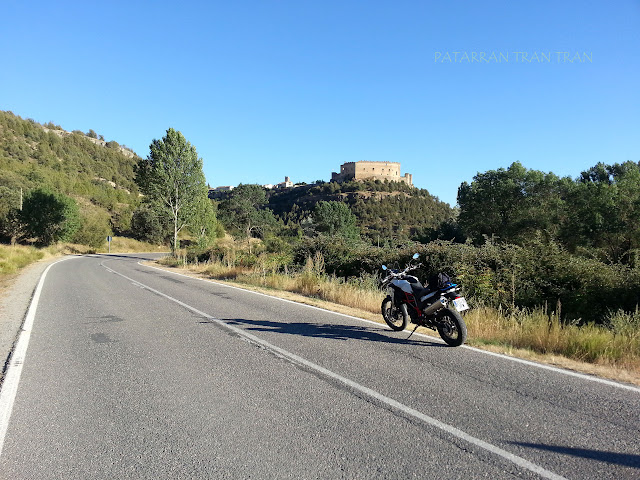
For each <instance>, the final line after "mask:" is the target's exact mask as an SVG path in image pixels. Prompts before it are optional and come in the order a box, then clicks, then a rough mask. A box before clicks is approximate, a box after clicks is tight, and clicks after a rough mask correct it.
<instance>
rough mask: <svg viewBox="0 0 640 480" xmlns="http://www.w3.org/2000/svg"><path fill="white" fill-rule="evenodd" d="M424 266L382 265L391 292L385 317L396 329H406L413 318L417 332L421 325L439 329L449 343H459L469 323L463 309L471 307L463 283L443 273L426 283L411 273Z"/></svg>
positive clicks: (384, 285) (384, 304) (385, 302)
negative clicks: (400, 267) (463, 314)
mask: <svg viewBox="0 0 640 480" xmlns="http://www.w3.org/2000/svg"><path fill="white" fill-rule="evenodd" d="M418 258H419V255H418V254H417V253H416V254H414V255H413V260H417V259H418ZM421 266H422V265H421V264H415V265H414V264H412V263H411V262H409V264H408V265H407V267H406V268H405V269H404V270H402V271H398V270H389V269H388V268H387V267H386V265H382V269H383V270H384V271H385V272H387V276H386V277H385V278H383V279H382V280H381V285H382V288H385V289H386V290H387V293H388V295H387V297H386V298H385V299H384V300H383V301H382V307H381V309H382V317H383V318H384V321H385V323H386V324H387V325H389V327H390V328H391V329H392V330H394V331H401V330H404V329H405V327H406V326H407V323H408V322H409V320H411V322H412V323H414V324H415V325H416V327H415V328H414V330H413V331H414V332H415V329H416V328H418V327H419V326H422V327H427V328H431V329H433V330H437V331H438V333H439V334H440V336H441V337H442V339H443V340H444V341H445V342H446V343H447V345H449V346H451V347H458V346H460V345H462V344H463V343H464V342H465V340H466V339H467V326H466V324H465V323H464V320H463V319H462V316H461V315H460V312H463V311H465V310H468V309H469V305H468V304H467V301H466V299H465V298H464V297H463V296H460V295H459V293H460V291H461V287H460V285H457V284H455V283H451V281H450V279H449V277H447V276H446V275H445V274H443V273H440V274H438V275H437V276H434V277H433V278H430V279H429V280H430V281H429V282H428V283H427V286H426V287H425V286H423V285H422V283H420V281H419V280H418V278H417V277H415V276H413V275H409V274H408V272H410V271H411V270H415V269H417V268H419V267H421ZM452 307H453V308H452ZM411 334H413V332H411ZM409 336H411V335H409Z"/></svg>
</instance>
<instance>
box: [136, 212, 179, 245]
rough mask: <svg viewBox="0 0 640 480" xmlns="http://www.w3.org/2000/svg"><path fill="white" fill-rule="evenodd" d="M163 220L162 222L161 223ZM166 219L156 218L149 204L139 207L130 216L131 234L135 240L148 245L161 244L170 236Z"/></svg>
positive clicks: (155, 213)
mask: <svg viewBox="0 0 640 480" xmlns="http://www.w3.org/2000/svg"><path fill="white" fill-rule="evenodd" d="M163 220H164V221H163ZM167 220H168V218H167V217H166V216H165V217H164V218H163V219H160V218H158V214H157V212H156V211H154V210H153V209H152V208H151V207H150V205H149V204H142V205H140V206H139V207H138V208H137V209H136V210H135V211H134V212H133V215H132V216H131V232H132V234H133V237H134V238H136V239H137V240H141V241H143V242H149V243H155V244H158V243H163V242H166V241H167V239H168V238H169V237H170V236H171V232H170V230H171V229H170V227H169V225H168V223H167Z"/></svg>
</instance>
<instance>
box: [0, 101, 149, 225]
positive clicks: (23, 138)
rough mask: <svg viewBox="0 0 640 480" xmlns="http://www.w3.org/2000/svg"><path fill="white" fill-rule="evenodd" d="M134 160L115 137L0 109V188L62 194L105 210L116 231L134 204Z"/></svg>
mask: <svg viewBox="0 0 640 480" xmlns="http://www.w3.org/2000/svg"><path fill="white" fill-rule="evenodd" d="M96 137H97V135H96ZM137 160H138V156H137V155H136V154H135V153H134V152H132V151H130V150H128V149H126V148H124V147H121V146H120V145H119V144H118V143H117V142H115V141H110V142H106V141H104V140H103V139H99V138H91V137H89V136H87V135H85V134H83V133H82V132H80V131H74V132H67V131H64V130H63V129H62V128H61V127H59V126H57V125H54V124H52V123H48V124H46V125H41V124H39V123H37V122H35V121H34V120H31V119H26V120H25V119H22V118H21V117H19V116H17V115H14V114H13V113H12V112H5V111H0V187H5V189H8V190H4V191H19V190H22V191H28V190H30V189H34V188H38V187H48V188H51V189H52V190H54V191H57V192H61V193H64V194H66V195H69V196H71V197H73V198H75V199H76V200H77V201H78V203H79V204H80V205H81V206H84V208H86V209H92V210H101V211H105V212H107V213H108V214H109V216H110V218H111V223H112V226H113V228H114V231H115V232H116V233H119V232H120V231H124V230H126V229H127V228H128V226H129V225H128V224H129V222H130V218H131V212H132V211H133V209H134V208H135V206H136V205H137V204H138V202H139V192H138V186H137V185H136V184H135V181H134V165H135V164H136V162H137Z"/></svg>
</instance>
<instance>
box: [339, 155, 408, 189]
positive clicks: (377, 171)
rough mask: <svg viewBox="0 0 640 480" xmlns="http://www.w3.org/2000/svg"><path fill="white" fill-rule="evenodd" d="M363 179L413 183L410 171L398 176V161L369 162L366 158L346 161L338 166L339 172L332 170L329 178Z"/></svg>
mask: <svg viewBox="0 0 640 480" xmlns="http://www.w3.org/2000/svg"><path fill="white" fill-rule="evenodd" d="M365 179H373V180H381V181H384V180H388V181H390V182H404V183H406V184H407V185H413V182H412V175H411V174H410V173H405V174H404V176H400V163H399V162H369V161H366V160H362V161H359V162H347V163H343V164H342V165H341V166H340V173H335V172H333V173H332V174H331V180H332V181H335V182H344V181H349V180H365Z"/></svg>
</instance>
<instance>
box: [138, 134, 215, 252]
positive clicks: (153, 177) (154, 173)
mask: <svg viewBox="0 0 640 480" xmlns="http://www.w3.org/2000/svg"><path fill="white" fill-rule="evenodd" d="M149 149H150V152H149V156H148V157H147V158H146V159H143V160H141V161H140V162H139V163H138V165H137V166H136V183H137V184H138V185H139V186H140V191H141V192H142V193H143V194H144V195H145V196H146V198H145V201H146V202H147V203H148V204H149V205H150V207H151V208H152V209H153V210H154V211H156V212H157V213H158V214H160V215H166V216H168V217H169V219H170V221H169V222H168V223H169V224H171V225H173V240H172V243H171V251H172V253H173V254H174V255H175V252H176V250H177V249H178V248H179V243H178V234H179V233H180V231H181V230H182V229H183V228H185V227H189V226H190V225H192V224H193V223H196V220H198V219H199V218H201V217H202V216H203V214H204V212H202V211H201V210H202V207H203V202H202V199H203V198H206V197H207V194H208V188H207V183H206V181H205V177H204V173H203V171H202V159H201V158H198V153H197V152H196V148H195V147H194V146H193V145H191V144H190V143H189V142H188V141H187V140H186V139H185V138H184V136H183V135H182V133H180V132H178V131H176V130H174V129H173V128H170V129H168V130H167V134H166V135H165V136H164V137H163V138H162V139H161V140H153V142H152V143H151V145H150V146H149Z"/></svg>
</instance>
